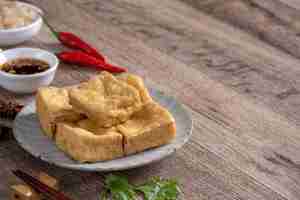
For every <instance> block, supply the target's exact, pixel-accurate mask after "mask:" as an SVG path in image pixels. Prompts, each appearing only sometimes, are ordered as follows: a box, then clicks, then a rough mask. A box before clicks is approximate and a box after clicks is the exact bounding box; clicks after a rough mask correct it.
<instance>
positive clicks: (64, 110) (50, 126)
mask: <svg viewBox="0 0 300 200" xmlns="http://www.w3.org/2000/svg"><path fill="white" fill-rule="evenodd" d="M36 108H37V114H38V117H39V120H40V124H41V127H42V129H43V130H44V132H45V134H46V135H47V136H49V137H50V138H53V136H54V134H55V124H56V123H57V122H62V121H67V122H73V121H77V120H79V119H81V118H82V116H81V115H80V114H79V113H78V112H75V111H74V110H73V108H72V106H71V105H70V103H69V97H68V89H65V88H55V87H47V88H41V89H39V90H38V92H37V97H36Z"/></svg>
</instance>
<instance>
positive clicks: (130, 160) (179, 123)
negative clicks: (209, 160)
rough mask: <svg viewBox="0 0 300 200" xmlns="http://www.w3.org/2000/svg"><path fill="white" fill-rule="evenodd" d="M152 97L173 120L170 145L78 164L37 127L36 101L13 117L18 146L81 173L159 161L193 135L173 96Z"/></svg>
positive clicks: (156, 93)
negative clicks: (172, 135)
mask: <svg viewBox="0 0 300 200" xmlns="http://www.w3.org/2000/svg"><path fill="white" fill-rule="evenodd" d="M150 93H151V95H152V97H153V98H154V99H155V100H156V101H158V102H159V103H160V104H161V105H163V106H164V107H166V108H167V109H168V110H169V111H170V112H171V113H172V115H173V116H174V118H175V121H176V128H177V135H176V138H175V139H174V140H173V142H172V143H170V144H168V145H164V146H161V147H158V148H154V149H150V150H147V151H144V152H141V153H137V154H134V155H130V156H126V157H123V158H118V159H115V160H111V161H104V162H96V163H78V162H76V161H74V160H72V159H70V158H69V157H68V156H67V155H66V154H64V153H63V152H62V151H60V150H59V149H58V148H57V147H56V145H55V144H54V143H53V141H51V140H50V139H49V138H48V137H46V136H45V135H44V134H43V133H42V130H41V128H40V125H39V122H38V118H37V115H36V112H35V102H32V103H31V104H29V105H28V106H26V107H25V108H24V109H23V110H22V111H21V112H20V113H19V114H18V116H17V117H16V120H15V123H14V127H13V132H14V136H15V138H16V140H17V141H18V143H19V144H20V145H21V146H22V147H23V148H24V149H25V150H26V151H28V152H29V153H31V154H32V155H33V156H35V157H37V158H39V159H41V160H43V161H46V162H48V163H50V164H54V165H57V166H60V167H63V168H68V169H75V170H82V171H115V170H124V169H130V168H135V167H139V166H143V165H147V164H150V163H152V162H155V161H159V160H161V159H162V158H164V157H166V156H168V155H170V154H172V153H174V152H175V151H176V150H177V149H179V148H181V147H182V146H183V145H184V144H185V143H186V142H187V141H188V139H189V137H190V136H191V133H192V125H193V123H192V119H191V116H190V114H189V112H188V110H187V109H186V108H185V107H184V106H183V105H182V104H180V103H179V102H177V101H176V100H175V99H174V98H173V97H169V96H166V95H164V93H162V92H159V91H157V90H150Z"/></svg>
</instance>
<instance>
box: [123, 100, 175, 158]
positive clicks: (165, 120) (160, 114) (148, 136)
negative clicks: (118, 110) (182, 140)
mask: <svg viewBox="0 0 300 200" xmlns="http://www.w3.org/2000/svg"><path fill="white" fill-rule="evenodd" d="M117 129H118V130H119V132H120V133H121V134H122V135H123V136H124V144H123V145H124V153H125V155H129V154H133V153H137V152H141V151H144V150H146V149H149V148H153V147H158V146H161V145H164V144H167V143H169V142H170V141H171V140H172V139H173V138H174V137H175V135H176V127H175V120H174V118H173V117H172V115H171V114H170V113H169V112H168V111H167V110H166V109H165V108H163V107H162V106H160V105H159V104H157V103H155V102H151V103H149V104H146V105H145V106H144V107H143V109H142V110H140V111H139V112H137V113H135V114H134V115H133V116H132V118H131V119H130V120H128V121H126V122H125V123H124V124H121V125H118V126H117Z"/></svg>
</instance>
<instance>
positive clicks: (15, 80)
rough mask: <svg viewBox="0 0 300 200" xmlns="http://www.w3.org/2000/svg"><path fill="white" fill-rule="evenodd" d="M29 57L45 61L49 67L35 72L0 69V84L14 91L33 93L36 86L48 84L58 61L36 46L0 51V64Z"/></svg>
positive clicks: (51, 54) (53, 75)
mask: <svg viewBox="0 0 300 200" xmlns="http://www.w3.org/2000/svg"><path fill="white" fill-rule="evenodd" d="M19 58H29V59H37V60H41V61H44V62H46V63H47V64H48V65H49V68H48V69H47V70H45V71H43V72H39V73H35V74H26V75H23V74H10V73H8V72H4V71H2V70H0V86H1V87H3V88H5V89H7V90H9V91H12V92H15V93H33V92H35V91H37V89H38V88H40V87H43V86H48V85H49V84H50V83H51V82H52V80H53V79H54V77H55V73H56V69H57V67H58V64H59V61H58V59H57V57H56V56H55V55H54V54H53V53H50V52H48V51H45V50H42V49H36V48H15V49H10V50H6V51H2V52H0V66H1V65H3V64H4V63H6V62H8V61H11V60H14V59H19Z"/></svg>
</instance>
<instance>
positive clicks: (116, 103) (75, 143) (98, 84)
mask: <svg viewBox="0 0 300 200" xmlns="http://www.w3.org/2000/svg"><path fill="white" fill-rule="evenodd" d="M36 102H37V113H38V116H39V119H40V122H41V126H42V128H43V130H44V131H45V133H46V135H48V136H49V137H51V138H52V139H54V140H55V143H56V145H57V146H58V147H59V148H60V149H61V150H62V151H64V152H65V153H66V154H67V155H69V156H70V157H71V158H73V159H74V160H77V161H79V162H97V161H104V160H111V159H115V158H119V157H122V156H124V155H130V154H134V153H137V152H141V151H144V150H147V149H150V148H154V147H158V146H161V145H164V144H167V143H169V142H170V141H171V140H172V139H173V138H174V137H175V136H176V126H175V120H174V118H173V117H172V115H171V114H170V113H169V112H168V111H167V110H166V109H165V108H163V107H162V106H160V105H159V104H158V103H156V102H155V101H153V100H152V98H151V96H150V94H149V92H148V90H147V89H146V88H145V86H144V83H143V81H142V79H141V78H140V77H138V76H136V75H133V74H123V75H121V76H118V77H114V76H112V75H111V74H109V73H107V72H104V73H101V75H100V76H97V77H95V78H93V79H91V80H90V81H88V82H85V83H82V84H80V85H79V86H76V87H71V88H61V89H60V88H54V87H49V88H43V89H40V90H39V91H38V94H37V100H36ZM79 113H85V114H86V115H87V119H83V117H82V115H80V114H79ZM55 128H56V130H55ZM54 133H55V135H54Z"/></svg>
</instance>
